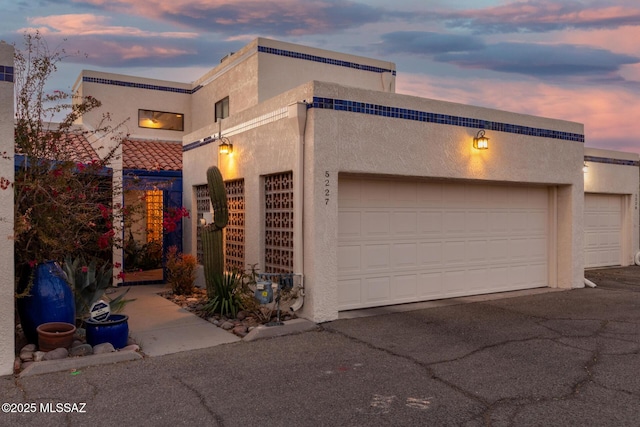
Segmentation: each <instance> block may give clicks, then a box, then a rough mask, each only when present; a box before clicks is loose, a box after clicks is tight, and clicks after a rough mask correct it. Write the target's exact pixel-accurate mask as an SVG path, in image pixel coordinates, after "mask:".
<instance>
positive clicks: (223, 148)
mask: <svg viewBox="0 0 640 427" xmlns="http://www.w3.org/2000/svg"><path fill="white" fill-rule="evenodd" d="M218 152H219V153H220V154H231V153H233V144H232V143H231V142H229V138H225V137H224V136H223V137H220V145H218Z"/></svg>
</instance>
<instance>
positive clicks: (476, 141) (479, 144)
mask: <svg viewBox="0 0 640 427" xmlns="http://www.w3.org/2000/svg"><path fill="white" fill-rule="evenodd" d="M473 148H477V149H478V150H486V149H488V148H489V138H487V137H486V136H484V130H482V129H481V130H479V131H478V134H477V135H476V137H475V138H473Z"/></svg>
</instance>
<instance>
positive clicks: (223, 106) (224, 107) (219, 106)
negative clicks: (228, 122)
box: [216, 96, 229, 122]
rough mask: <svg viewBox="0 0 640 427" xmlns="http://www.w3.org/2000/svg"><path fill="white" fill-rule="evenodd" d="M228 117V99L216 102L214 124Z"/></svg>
mask: <svg viewBox="0 0 640 427" xmlns="http://www.w3.org/2000/svg"><path fill="white" fill-rule="evenodd" d="M227 117H229V97H228V96H227V97H226V98H223V99H221V100H220V101H218V102H216V122H217V121H218V119H225V118H227Z"/></svg>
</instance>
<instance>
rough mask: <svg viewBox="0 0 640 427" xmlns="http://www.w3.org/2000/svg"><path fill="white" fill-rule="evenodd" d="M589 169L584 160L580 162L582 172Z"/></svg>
mask: <svg viewBox="0 0 640 427" xmlns="http://www.w3.org/2000/svg"><path fill="white" fill-rule="evenodd" d="M588 171H589V165H588V164H587V162H586V160H585V161H584V162H583V163H582V172H583V173H587V172H588Z"/></svg>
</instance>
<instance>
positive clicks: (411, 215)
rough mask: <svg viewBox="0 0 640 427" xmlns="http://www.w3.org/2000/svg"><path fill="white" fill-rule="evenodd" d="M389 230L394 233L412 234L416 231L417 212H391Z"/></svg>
mask: <svg viewBox="0 0 640 427" xmlns="http://www.w3.org/2000/svg"><path fill="white" fill-rule="evenodd" d="M391 230H392V232H393V234H394V235H396V236H398V235H402V234H405V235H410V236H413V235H415V234H416V233H417V232H418V212H415V211H413V212H406V211H405V212H393V214H392V215H391Z"/></svg>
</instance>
